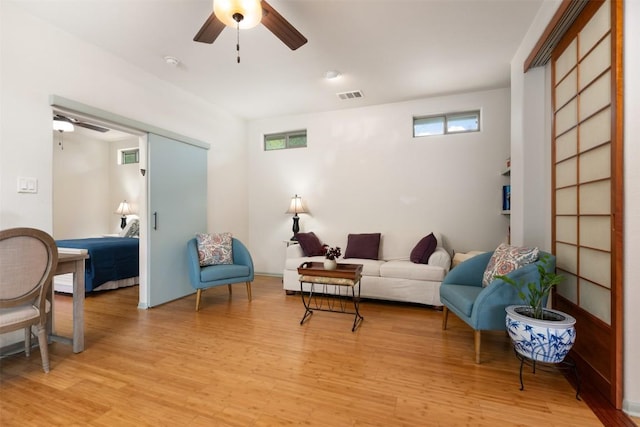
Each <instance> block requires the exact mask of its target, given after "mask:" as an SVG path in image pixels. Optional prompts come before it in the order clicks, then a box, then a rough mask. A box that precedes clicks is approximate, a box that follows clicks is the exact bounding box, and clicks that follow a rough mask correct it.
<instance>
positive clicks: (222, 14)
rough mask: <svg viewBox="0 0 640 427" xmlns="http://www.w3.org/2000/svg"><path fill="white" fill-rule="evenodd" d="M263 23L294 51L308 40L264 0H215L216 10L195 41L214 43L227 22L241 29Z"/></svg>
mask: <svg viewBox="0 0 640 427" xmlns="http://www.w3.org/2000/svg"><path fill="white" fill-rule="evenodd" d="M260 22H262V24H263V25H264V26H265V27H267V29H268V30H269V31H271V32H272V33H273V34H274V35H275V36H276V37H278V38H279V39H280V40H282V42H283V43H284V44H286V45H287V46H289V48H290V49H291V50H296V49H298V48H299V47H300V46H302V45H304V44H305V43H306V42H307V39H306V38H305V36H303V35H302V34H301V33H300V32H299V31H298V30H296V29H295V27H294V26H293V25H291V24H290V23H289V21H287V20H286V19H284V18H283V17H282V15H280V14H279V13H278V12H277V11H276V10H275V9H274V8H273V6H271V5H270V4H269V3H267V2H266V1H265V0H252V1H246V0H244V1H243V0H214V2H213V12H212V13H211V15H210V16H209V18H207V20H206V21H205V23H204V25H203V26H202V28H200V31H198V34H196V36H195V37H194V38H193V40H194V41H197V42H202V43H213V42H214V40H215V39H216V38H217V37H218V36H219V35H220V33H221V32H222V30H223V29H224V27H225V25H226V26H229V27H232V28H237V29H238V31H239V30H240V29H244V28H252V27H254V26H256V25H258V24H259V23H260Z"/></svg>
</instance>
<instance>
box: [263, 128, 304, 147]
mask: <svg viewBox="0 0 640 427" xmlns="http://www.w3.org/2000/svg"><path fill="white" fill-rule="evenodd" d="M300 136H304V145H297V144H296V145H294V144H291V143H290V140H291V139H292V138H294V137H300ZM269 138H273V139H280V138H284V147H280V148H267V142H268V139H269ZM306 147H307V130H306V129H298V130H292V131H287V132H276V133H265V134H264V135H263V137H262V149H263V150H264V151H278V150H288V149H292V148H306Z"/></svg>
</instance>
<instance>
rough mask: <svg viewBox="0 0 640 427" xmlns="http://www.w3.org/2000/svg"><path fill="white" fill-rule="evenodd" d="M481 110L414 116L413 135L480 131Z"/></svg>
mask: <svg viewBox="0 0 640 427" xmlns="http://www.w3.org/2000/svg"><path fill="white" fill-rule="evenodd" d="M479 131H480V110H476V111H465V112H459V113H446V114H437V115H432V116H421V117H414V118H413V136H414V137H417V136H431V135H447V134H451V133H465V132H479Z"/></svg>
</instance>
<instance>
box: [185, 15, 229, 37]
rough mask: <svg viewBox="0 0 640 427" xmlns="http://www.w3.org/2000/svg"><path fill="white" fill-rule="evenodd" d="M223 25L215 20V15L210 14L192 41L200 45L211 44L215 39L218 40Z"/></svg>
mask: <svg viewBox="0 0 640 427" xmlns="http://www.w3.org/2000/svg"><path fill="white" fill-rule="evenodd" d="M224 27H225V25H224V24H223V23H222V21H220V20H219V19H218V18H216V15H215V14H214V13H213V12H211V15H209V17H208V18H207V20H206V21H205V22H204V24H203V25H202V28H200V31H198V34H196V36H195V37H194V38H193V41H196V42H202V43H213V42H214V40H215V39H217V38H218V36H219V35H220V33H221V32H222V30H223V29H224Z"/></svg>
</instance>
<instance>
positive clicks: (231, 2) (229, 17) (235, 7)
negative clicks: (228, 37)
mask: <svg viewBox="0 0 640 427" xmlns="http://www.w3.org/2000/svg"><path fill="white" fill-rule="evenodd" d="M213 13H214V14H215V15H216V18H218V19H219V20H220V21H221V22H222V23H223V24H224V25H226V26H228V27H232V28H236V27H238V26H239V27H240V29H241V30H244V29H247V28H253V27H255V26H256V25H258V24H259V23H260V21H261V20H262V6H261V5H260V0H214V1H213ZM237 14H240V17H241V19H240V21H238V20H237V18H238V17H237ZM234 15H235V17H234Z"/></svg>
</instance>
